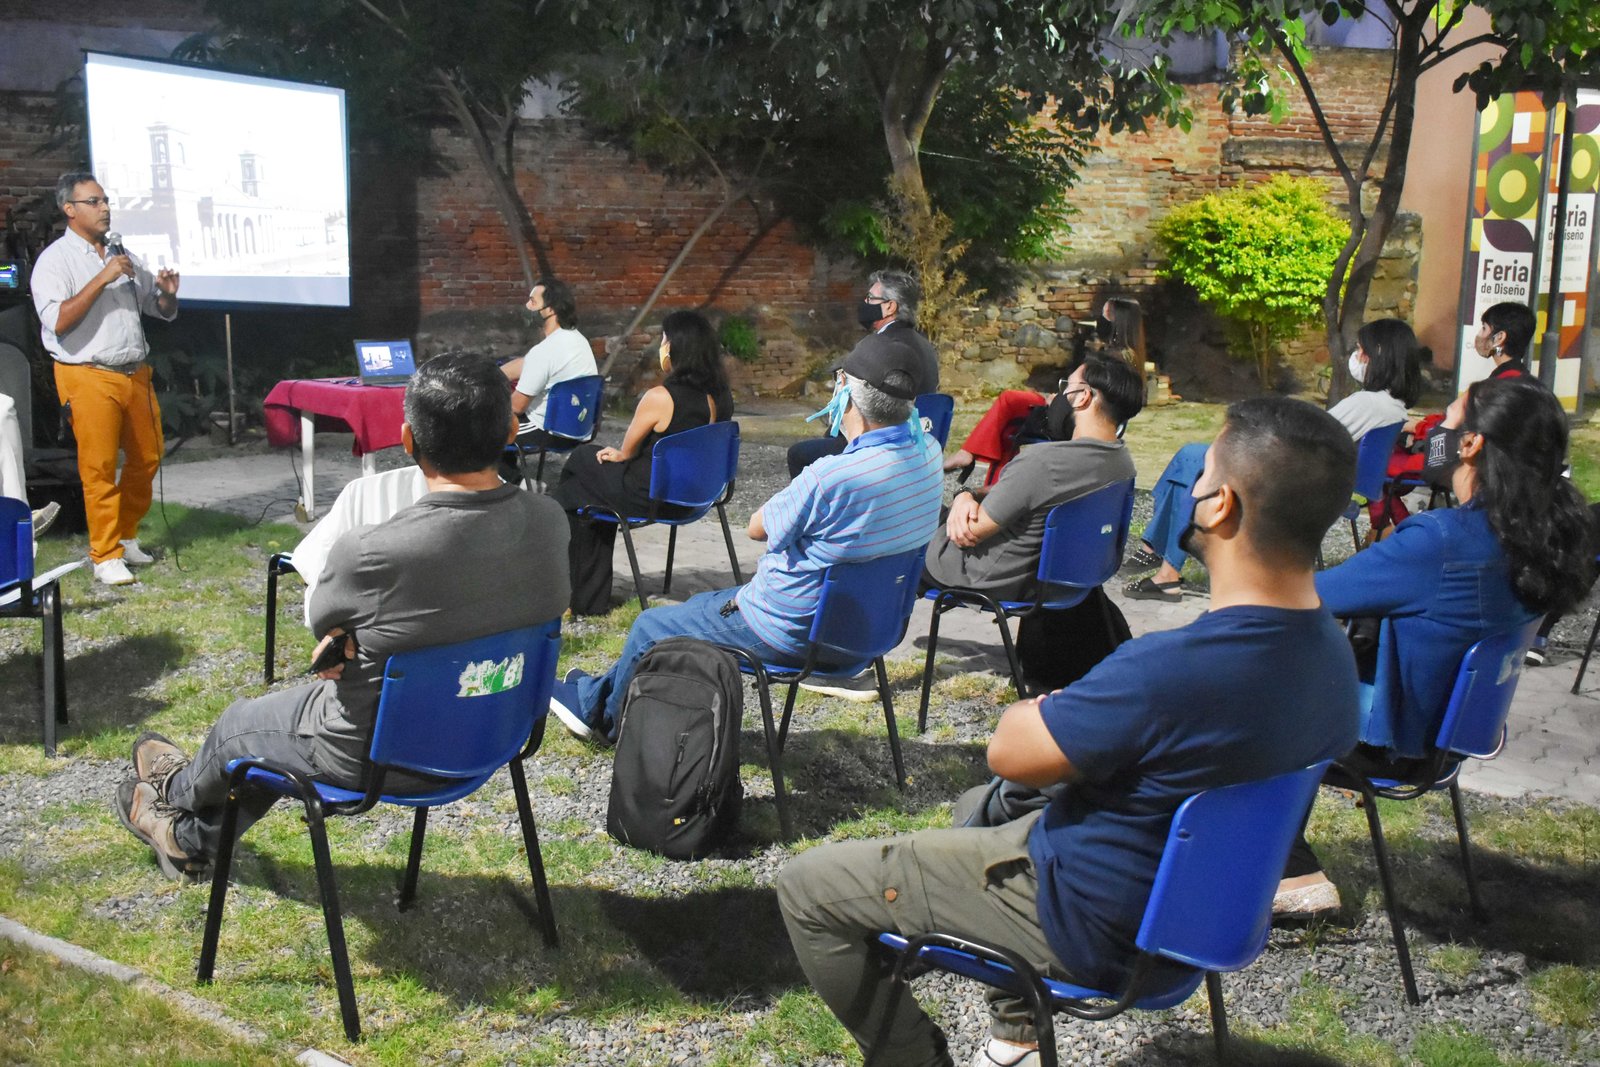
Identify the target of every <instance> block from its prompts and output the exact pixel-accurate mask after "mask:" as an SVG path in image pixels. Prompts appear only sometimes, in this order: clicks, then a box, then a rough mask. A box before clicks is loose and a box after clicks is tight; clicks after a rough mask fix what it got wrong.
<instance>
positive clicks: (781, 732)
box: [778, 682, 800, 752]
mask: <svg viewBox="0 0 1600 1067" xmlns="http://www.w3.org/2000/svg"><path fill="white" fill-rule="evenodd" d="M799 693H800V683H799V682H790V683H789V692H788V693H787V694H786V695H785V696H784V698H783V718H782V719H780V720H779V721H778V751H779V752H782V751H783V746H785V745H787V744H788V743H789V723H790V721H791V720H792V719H793V718H794V698H795V697H796V696H798V695H799Z"/></svg>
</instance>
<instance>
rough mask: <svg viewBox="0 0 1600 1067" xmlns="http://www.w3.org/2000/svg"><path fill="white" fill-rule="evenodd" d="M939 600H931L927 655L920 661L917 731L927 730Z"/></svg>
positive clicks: (937, 630) (941, 613) (939, 614)
mask: <svg viewBox="0 0 1600 1067" xmlns="http://www.w3.org/2000/svg"><path fill="white" fill-rule="evenodd" d="M943 614H944V612H942V611H940V610H939V602H938V601H937V600H936V601H934V602H933V618H932V619H930V620H929V621H928V656H927V658H926V659H925V660H923V663H922V703H921V704H920V705H919V706H918V707H917V733H919V734H924V733H927V732H928V694H929V693H931V692H932V691H933V657H934V654H935V653H936V652H937V651H938V649H939V617H940V616H941V615H943Z"/></svg>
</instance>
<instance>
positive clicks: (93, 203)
mask: <svg viewBox="0 0 1600 1067" xmlns="http://www.w3.org/2000/svg"><path fill="white" fill-rule="evenodd" d="M67 203H69V204H87V205H88V206H89V207H99V206H100V205H101V204H109V203H111V200H110V199H109V198H107V197H104V196H91V197H90V198H89V199H87V200H68V201H67Z"/></svg>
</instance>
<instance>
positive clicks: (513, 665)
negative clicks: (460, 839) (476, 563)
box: [197, 620, 561, 1041]
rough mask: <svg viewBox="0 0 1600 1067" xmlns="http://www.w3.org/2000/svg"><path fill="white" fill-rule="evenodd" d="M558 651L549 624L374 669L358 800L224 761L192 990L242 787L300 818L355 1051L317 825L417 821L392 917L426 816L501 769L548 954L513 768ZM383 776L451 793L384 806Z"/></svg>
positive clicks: (528, 819)
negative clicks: (294, 808)
mask: <svg viewBox="0 0 1600 1067" xmlns="http://www.w3.org/2000/svg"><path fill="white" fill-rule="evenodd" d="M560 649H561V625H560V621H559V620H556V621H552V622H548V623H545V624H544V625H543V626H530V627H525V628H523V629H520V630H508V631H506V632H505V633H499V634H491V635H490V636H488V637H479V638H475V639H473V640H470V641H461V642H458V643H456V644H452V645H436V646H433V647H431V648H420V649H415V650H413V651H410V652H401V653H397V654H395V655H393V656H390V657H389V660H388V663H387V664H385V666H384V672H383V689H382V692H381V695H380V696H379V699H378V712H377V715H376V717H375V718H374V720H373V729H372V740H371V743H370V746H369V749H368V764H367V766H366V768H365V774H364V781H365V782H366V789H365V790H352V789H340V788H339V787H337V786H332V785H328V784H326V783H324V782H316V781H312V780H310V779H308V778H306V777H304V776H303V775H300V774H297V773H295V772H294V771H291V770H289V769H287V768H282V767H274V766H273V765H272V764H271V763H270V762H268V761H267V760H261V759H236V760H232V761H230V762H229V763H228V771H229V774H230V776H231V777H230V784H229V791H228V802H227V805H226V807H225V808H224V809H223V816H222V843H221V845H220V846H219V847H218V850H217V858H216V864H215V871H214V873H213V875H212V879H211V902H210V905H209V907H208V908H207V911H206V929H205V938H204V941H203V942H202V943H201V948H200V964H199V967H198V969H197V975H198V979H199V981H200V982H201V983H208V982H210V981H211V974H212V969H213V965H214V964H215V963H216V958H217V937H218V934H219V933H220V931H221V929H222V915H223V903H224V900H225V899H226V897H227V893H228V870H229V868H230V866H231V865H232V862H233V849H234V844H235V842H234V836H235V827H236V826H237V824H238V816H239V790H240V787H241V786H244V785H247V784H248V785H250V786H254V787H257V788H260V789H266V790H269V791H271V792H273V793H276V794H277V795H279V796H283V797H291V798H293V799H295V800H298V801H300V803H301V805H302V806H303V807H304V809H305V822H306V826H307V827H308V828H309V830H310V833H311V853H312V856H313V858H314V860H315V862H316V869H317V887H318V889H319V890H320V892H321V895H322V917H323V922H324V923H325V925H326V926H327V929H328V950H329V954H330V955H331V956H332V957H333V976H334V984H335V985H336V986H337V988H338V991H339V1012H340V1014H341V1015H342V1016H343V1018H344V1032H345V1036H346V1037H348V1038H349V1039H350V1040H351V1041H359V1040H360V1039H361V1018H360V1015H359V1014H358V1013H357V1011H356V995H355V986H354V984H353V983H352V981H351V977H350V960H349V956H348V953H347V951H346V949H345V941H344V920H343V918H342V914H341V912H340V909H339V896H338V888H337V886H336V885H335V883H334V877H333V864H332V861H331V860H330V859H329V856H328V837H327V831H326V829H325V827H324V821H325V820H326V819H327V818H328V817H329V816H334V815H359V814H361V813H362V812H365V811H369V810H371V809H372V808H373V807H374V806H376V805H377V804H378V803H380V802H382V803H385V804H398V805H400V806H402V807H408V808H414V809H415V810H416V814H415V816H413V820H412V824H411V853H410V858H409V859H408V861H407V864H406V872H405V877H404V879H403V881H402V882H401V884H400V896H399V898H398V904H399V907H400V910H402V911H404V910H406V909H407V908H409V907H410V906H411V903H412V900H413V898H414V897H415V895H416V889H417V869H418V868H419V867H420V865H421V863H422V840H423V836H424V834H425V833H426V832H427V826H428V809H429V808H432V807H438V806H439V805H441V804H449V803H451V802H452V801H456V800H460V799H461V798H462V797H465V796H468V795H469V794H471V793H474V792H476V791H477V789H478V788H479V787H480V786H482V785H483V784H484V783H485V782H487V781H488V780H489V778H490V777H491V776H493V775H494V773H495V772H496V771H497V770H499V769H500V768H501V767H506V768H507V769H508V770H509V771H510V774H511V786H512V789H513V791H514V792H515V793H516V797H517V816H518V818H519V820H520V821H521V823H522V840H523V844H524V845H525V846H526V848H527V851H528V873H529V874H530V875H532V877H533V889H534V895H535V898H536V900H537V904H538V912H539V923H540V927H541V930H542V932H543V934H544V942H545V944H546V945H548V946H550V947H552V948H553V947H555V945H556V924H555V916H554V915H553V914H552V912H551V909H550V887H549V885H548V883H547V882H546V881H545V875H544V861H543V858H542V857H541V855H540V853H539V835H538V830H537V828H536V827H535V826H534V822H533V807H532V805H531V804H530V803H529V801H528V785H527V780H526V778H525V777H524V772H523V769H522V763H523V761H524V760H526V759H527V758H528V757H529V756H531V755H533V753H534V752H536V751H538V748H539V744H540V742H541V741H542V740H543V739H544V724H545V713H546V712H547V711H548V710H549V705H550V689H551V686H552V685H553V684H554V679H555V669H556V656H557V654H558V653H559V652H560ZM391 770H394V771H401V772H409V773H414V774H422V775H433V776H435V777H439V778H447V779H450V781H449V782H447V783H444V784H441V785H440V786H439V787H438V788H437V789H434V790H430V791H427V792H422V793H398V794H390V793H385V792H384V789H383V785H384V779H385V777H386V776H387V774H388V772H389V771H391Z"/></svg>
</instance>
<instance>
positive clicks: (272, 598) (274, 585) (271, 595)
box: [261, 556, 278, 685]
mask: <svg viewBox="0 0 1600 1067" xmlns="http://www.w3.org/2000/svg"><path fill="white" fill-rule="evenodd" d="M277 647H278V557H277V556H273V557H272V558H271V559H269V560H267V639H266V644H265V647H264V649H263V651H262V656H261V682H262V684H263V685H271V684H272V667H273V663H272V661H273V658H274V657H275V656H276V654H277Z"/></svg>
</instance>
